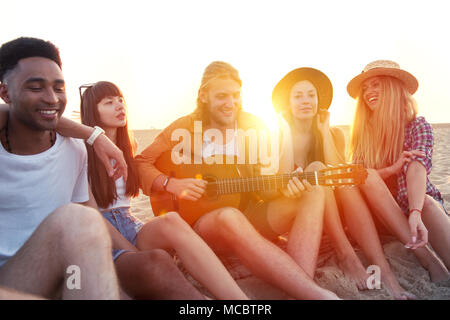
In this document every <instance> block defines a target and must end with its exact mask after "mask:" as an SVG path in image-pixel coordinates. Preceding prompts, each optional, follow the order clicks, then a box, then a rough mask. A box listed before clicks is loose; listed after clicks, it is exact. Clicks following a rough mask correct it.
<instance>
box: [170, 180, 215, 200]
mask: <svg viewBox="0 0 450 320" xmlns="http://www.w3.org/2000/svg"><path fill="white" fill-rule="evenodd" d="M207 184H208V182H207V181H205V180H201V179H193V178H186V179H176V178H170V180H169V182H168V183H167V187H166V190H167V191H168V192H170V193H172V194H174V195H176V196H177V197H178V198H179V199H184V200H191V201H196V200H198V199H200V198H201V197H202V195H203V193H204V192H205V188H206V185H207Z"/></svg>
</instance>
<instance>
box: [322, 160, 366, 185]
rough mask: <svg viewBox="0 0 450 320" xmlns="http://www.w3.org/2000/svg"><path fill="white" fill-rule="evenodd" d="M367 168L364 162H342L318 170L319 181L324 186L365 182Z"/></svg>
mask: <svg viewBox="0 0 450 320" xmlns="http://www.w3.org/2000/svg"><path fill="white" fill-rule="evenodd" d="M366 178H367V170H366V169H365V168H364V167H363V165H362V164H340V165H337V166H330V167H327V168H326V169H322V170H320V171H319V172H318V179H319V183H320V184H321V185H324V186H345V185H350V186H355V185H360V184H364V182H365V181H366Z"/></svg>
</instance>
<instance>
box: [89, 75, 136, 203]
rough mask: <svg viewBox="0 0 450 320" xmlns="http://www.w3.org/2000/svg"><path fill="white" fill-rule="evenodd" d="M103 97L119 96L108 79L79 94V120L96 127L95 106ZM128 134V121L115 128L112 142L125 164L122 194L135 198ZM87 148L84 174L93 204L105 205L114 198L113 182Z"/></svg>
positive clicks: (134, 173)
mask: <svg viewBox="0 0 450 320" xmlns="http://www.w3.org/2000/svg"><path fill="white" fill-rule="evenodd" d="M105 97H122V98H123V95H122V92H121V91H120V89H119V88H118V87H117V86H116V85H115V84H114V83H111V82H108V81H99V82H97V83H95V84H94V85H92V86H90V87H88V88H87V89H86V90H85V91H84V92H83V95H82V96H81V107H80V115H81V122H82V123H83V124H85V125H88V126H91V127H93V126H99V127H102V126H103V124H102V122H101V121H100V114H99V112H98V108H97V105H98V103H99V102H100V101H102V99H104V98H105ZM132 139H133V136H132V133H131V132H129V131H128V121H127V124H126V125H125V126H124V127H120V128H117V135H116V145H117V147H119V149H120V150H122V152H123V155H124V158H125V161H126V163H127V166H128V179H127V184H126V195H127V196H129V197H135V196H137V195H138V194H139V181H138V174H137V169H136V166H135V165H134V161H133V158H134V151H135V150H134V148H133V144H132V142H131V141H132ZM86 148H87V151H88V176H89V183H90V185H91V188H92V193H93V195H94V198H95V200H96V201H97V204H98V206H99V207H101V208H106V207H108V206H109V205H111V204H112V203H113V202H114V200H116V199H117V190H116V184H115V182H114V180H113V179H112V178H110V177H109V176H108V173H107V172H106V168H105V166H104V165H103V163H102V162H101V161H100V159H99V158H98V157H97V155H96V154H95V152H94V150H93V148H92V146H90V145H88V144H86Z"/></svg>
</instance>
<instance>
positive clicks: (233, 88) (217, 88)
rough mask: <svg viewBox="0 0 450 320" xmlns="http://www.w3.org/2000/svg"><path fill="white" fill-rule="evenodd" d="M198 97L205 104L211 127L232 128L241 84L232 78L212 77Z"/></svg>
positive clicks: (238, 104)
mask: <svg viewBox="0 0 450 320" xmlns="http://www.w3.org/2000/svg"><path fill="white" fill-rule="evenodd" d="M200 98H201V99H202V102H203V103H206V104H207V108H208V111H209V112H208V113H209V115H210V117H211V119H210V120H211V125H212V127H217V128H222V127H226V128H232V127H233V126H234V122H235V120H236V118H237V113H238V110H239V108H240V106H241V86H240V85H239V83H238V82H236V81H234V80H232V79H214V80H211V82H210V83H209V85H208V90H207V91H206V92H201V96H200Z"/></svg>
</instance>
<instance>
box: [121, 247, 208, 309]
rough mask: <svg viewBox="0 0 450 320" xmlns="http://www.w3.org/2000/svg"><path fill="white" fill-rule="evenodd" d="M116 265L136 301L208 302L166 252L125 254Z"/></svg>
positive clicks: (122, 282) (123, 285) (125, 286)
mask: <svg viewBox="0 0 450 320" xmlns="http://www.w3.org/2000/svg"><path fill="white" fill-rule="evenodd" d="M115 264H116V269H117V275H118V277H119V281H120V284H121V286H122V288H123V289H124V290H125V292H126V293H127V294H128V295H129V296H130V297H132V298H134V299H162V300H203V299H204V296H203V295H202V294H201V293H200V292H199V291H198V290H197V289H196V288H195V287H194V286H193V285H192V284H191V283H189V281H188V280H187V279H186V278H185V277H184V276H183V274H182V273H181V271H180V270H179V269H178V268H177V266H176V265H175V263H174V261H173V258H172V257H171V256H170V255H169V254H168V253H167V252H166V251H164V250H161V249H153V250H150V251H138V252H125V253H123V254H121V255H120V256H119V257H118V258H117V259H116V263H115Z"/></svg>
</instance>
